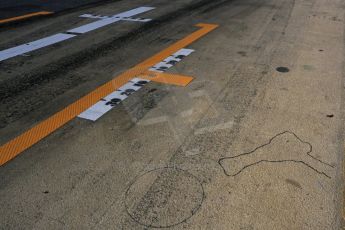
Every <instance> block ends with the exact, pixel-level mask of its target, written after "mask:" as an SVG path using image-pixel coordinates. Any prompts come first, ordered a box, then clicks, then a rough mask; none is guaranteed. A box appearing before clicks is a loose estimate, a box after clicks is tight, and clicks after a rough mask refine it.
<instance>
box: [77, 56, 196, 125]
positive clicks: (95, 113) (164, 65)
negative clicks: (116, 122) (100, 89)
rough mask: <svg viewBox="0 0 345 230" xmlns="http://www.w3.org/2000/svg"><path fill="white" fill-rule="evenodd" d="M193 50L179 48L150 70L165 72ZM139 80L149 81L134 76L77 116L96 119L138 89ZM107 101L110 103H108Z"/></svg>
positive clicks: (139, 86)
mask: <svg viewBox="0 0 345 230" xmlns="http://www.w3.org/2000/svg"><path fill="white" fill-rule="evenodd" d="M193 52H194V50H192V49H181V50H179V51H177V52H176V53H174V54H173V55H171V56H169V57H167V58H166V59H164V60H163V61H162V62H160V63H157V64H156V65H154V66H153V67H152V68H150V70H151V71H156V72H165V71H166V70H167V69H169V68H171V67H173V66H174V65H175V64H176V63H177V62H180V61H181V60H182V59H183V58H184V57H186V56H188V55H190V54H191V53H193ZM140 81H146V82H149V81H148V80H146V79H145V80H144V79H140V78H134V79H132V80H131V81H129V82H128V83H126V84H125V85H123V86H121V87H120V88H119V89H118V90H117V91H115V92H113V93H111V94H109V95H108V96H106V97H105V98H104V99H103V100H102V101H99V102H97V103H96V104H95V105H94V106H91V107H90V108H89V109H87V110H86V111H85V112H83V113H81V114H80V115H79V116H78V117H79V118H84V119H87V120H91V121H96V120H97V119H99V118H100V117H101V116H103V115H104V114H105V113H107V112H108V111H109V110H111V109H112V108H113V107H115V106H116V105H117V103H116V102H118V101H123V100H124V99H126V98H127V97H128V96H129V95H131V94H132V93H134V92H135V91H138V90H139V89H140V88H141V87H142V85H141V84H139V85H138V83H140ZM136 83H137V85H136ZM112 100H113V103H111V102H112ZM109 103H110V104H112V105H109ZM107 104H108V105H107ZM102 107H104V108H102ZM191 112H193V111H191Z"/></svg>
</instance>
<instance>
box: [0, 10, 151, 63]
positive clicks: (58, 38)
mask: <svg viewBox="0 0 345 230" xmlns="http://www.w3.org/2000/svg"><path fill="white" fill-rule="evenodd" d="M153 9H155V8H154V7H138V8H135V9H133V10H129V11H126V12H123V13H120V14H116V15H114V16H110V17H109V16H99V15H96V16H94V15H91V14H83V15H81V16H80V17H86V18H94V19H98V20H97V21H95V22H92V23H89V24H86V25H83V26H80V27H77V28H74V29H71V30H69V31H67V33H58V34H55V35H52V36H49V37H46V38H42V39H39V40H37V41H33V42H30V43H27V44H23V45H19V46H16V47H13V48H9V49H6V50H2V51H0V61H3V60H7V59H9V58H12V57H15V56H18V55H23V54H25V53H28V52H31V51H34V50H37V49H40V48H43V47H46V46H50V45H53V44H56V43H59V42H62V41H64V40H67V39H70V38H72V37H75V36H77V34H84V33H86V32H89V31H92V30H95V29H98V28H101V27H103V26H106V25H109V24H112V23H114V22H117V21H121V20H127V21H136V22H148V21H150V20H151V19H140V18H138V19H133V18H131V17H132V16H134V15H137V14H141V13H144V12H147V11H150V10H153ZM68 33H72V34H68Z"/></svg>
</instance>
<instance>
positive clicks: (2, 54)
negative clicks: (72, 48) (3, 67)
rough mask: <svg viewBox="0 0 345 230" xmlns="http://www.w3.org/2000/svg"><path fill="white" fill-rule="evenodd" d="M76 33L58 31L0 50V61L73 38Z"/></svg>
mask: <svg viewBox="0 0 345 230" xmlns="http://www.w3.org/2000/svg"><path fill="white" fill-rule="evenodd" d="M75 36H76V35H73V34H63V33H59V34H55V35H52V36H49V37H46V38H42V39H39V40H36V41H33V42H30V43H27V44H23V45H20V46H16V47H13V48H10V49H7V50H2V51H0V61H3V60H6V59H9V58H11V57H15V56H18V55H22V54H25V53H28V52H31V51H34V50H38V49H40V48H43V47H46V46H49V45H53V44H56V43H59V42H62V41H65V40H67V39H70V38H73V37H75Z"/></svg>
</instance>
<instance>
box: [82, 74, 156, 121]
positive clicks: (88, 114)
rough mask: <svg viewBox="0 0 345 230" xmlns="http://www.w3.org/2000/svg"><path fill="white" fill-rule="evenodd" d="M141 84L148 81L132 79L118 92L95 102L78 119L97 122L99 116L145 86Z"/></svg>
mask: <svg viewBox="0 0 345 230" xmlns="http://www.w3.org/2000/svg"><path fill="white" fill-rule="evenodd" d="M143 82H145V84H147V83H148V82H150V81H149V80H146V79H140V78H133V79H132V80H131V81H129V82H128V83H126V84H125V85H123V86H121V87H120V88H119V89H118V90H116V91H115V92H112V93H111V94H109V95H108V96H106V97H105V98H103V100H101V101H99V102H97V103H96V104H94V105H93V106H91V107H90V108H88V109H87V110H86V111H84V112H83V113H81V114H79V115H78V117H79V118H84V119H87V120H91V121H96V120H98V119H99V118H100V117H101V116H103V115H104V114H105V113H107V112H108V111H109V110H111V109H112V108H114V107H115V106H117V105H118V104H119V103H120V102H122V101H123V100H125V99H126V98H127V97H128V96H129V95H131V94H132V93H134V92H136V91H138V90H139V89H140V88H141V87H142V86H143V85H145V84H140V83H143Z"/></svg>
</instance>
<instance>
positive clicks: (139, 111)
mask: <svg viewBox="0 0 345 230" xmlns="http://www.w3.org/2000/svg"><path fill="white" fill-rule="evenodd" d="M42 2H43V1H42ZM42 2H40V1H37V2H35V1H30V4H29V3H28V1H22V2H21V1H16V4H15V5H13V3H12V1H7V2H6V1H5V2H2V3H1V4H0V8H1V9H4V8H6V7H9V8H11V7H14V8H16V7H17V6H20V5H27V6H28V5H30V7H31V5H32V6H34V7H33V8H32V9H30V11H34V10H36V9H37V8H40V7H42V8H40V9H44V10H49V9H51V7H53V9H54V10H56V11H59V10H61V12H60V13H59V14H57V15H55V16H53V17H46V18H40V20H32V21H27V22H20V23H16V24H11V25H9V26H4V27H3V28H1V29H0V50H5V49H9V48H11V47H15V46H18V45H21V44H27V43H28V42H32V41H35V40H38V39H41V38H43V37H47V36H50V35H53V34H56V33H62V32H66V31H68V30H70V29H71V28H75V27H78V26H82V25H85V24H87V23H91V22H93V21H95V20H96V19H92V18H82V17H79V16H80V15H82V14H86V13H87V14H93V15H103V16H110V15H114V14H118V13H121V12H124V11H128V10H131V9H133V8H137V7H140V6H152V7H156V8H155V9H154V10H152V11H149V12H146V13H144V14H141V15H139V16H138V17H140V18H151V19H153V20H152V21H150V22H135V21H119V22H116V23H114V24H110V25H107V26H104V27H102V28H99V29H97V30H94V31H91V32H88V33H85V34H81V35H80V34H78V35H77V36H76V37H74V38H73V39H69V40H66V41H63V42H61V43H58V44H54V45H51V46H47V47H44V48H42V49H38V50H36V51H32V52H29V53H26V54H24V55H19V56H16V57H13V58H10V59H7V60H4V61H1V62H0V100H1V103H0V144H1V145H3V144H5V143H7V142H9V141H11V140H13V138H15V137H17V136H18V135H20V134H22V133H23V132H24V131H26V130H28V129H30V128H32V127H35V126H36V125H38V124H39V123H40V122H41V121H43V120H45V119H48V118H49V117H51V116H52V115H54V114H55V113H57V112H59V111H61V110H62V109H64V108H66V107H67V106H69V105H70V104H72V103H73V102H75V101H76V100H78V99H80V98H81V97H83V96H84V95H86V94H88V93H89V92H92V91H93V90H95V89H96V88H97V87H99V86H101V85H103V84H104V83H106V82H109V81H110V80H112V79H114V78H115V77H117V76H118V75H119V74H121V73H123V72H124V71H126V70H128V69H129V68H131V67H133V66H135V65H136V64H138V63H141V62H142V61H144V60H146V59H147V58H149V57H151V56H153V55H155V54H156V53H158V52H160V51H162V50H164V49H166V48H167V47H169V46H171V45H172V44H174V43H176V42H178V41H180V40H181V39H183V38H185V37H186V36H188V35H189V34H192V33H194V32H195V31H197V30H198V28H197V27H195V25H196V24H198V23H210V24H217V25H219V27H218V28H217V29H215V30H214V31H211V32H210V33H208V34H206V35H205V36H203V37H201V38H200V39H199V40H196V41H195V42H193V43H191V44H190V45H188V46H187V47H186V48H190V49H194V50H195V52H194V53H192V54H191V55H190V56H188V57H185V58H184V59H183V60H182V61H181V62H179V63H177V64H176V65H175V66H174V67H173V68H171V69H169V70H168V72H169V73H175V74H180V75H187V76H192V77H194V80H193V81H192V82H191V83H190V84H189V85H187V86H186V87H180V86H174V85H169V84H161V83H156V82H150V83H148V84H147V85H145V86H144V87H143V88H141V89H140V90H139V91H138V92H136V93H134V94H132V95H130V96H129V97H128V98H127V99H126V100H125V101H123V102H122V103H120V104H119V105H118V106H117V107H115V108H114V109H112V110H111V111H109V112H108V113H106V114H105V115H104V116H102V117H101V118H100V119H99V120H97V121H95V122H92V121H88V120H85V119H81V118H77V117H76V118H74V119H72V120H71V121H70V122H68V123H67V124H65V125H64V126H62V127H61V128H59V129H58V130H57V131H55V132H54V133H52V134H51V135H49V136H48V137H47V138H44V139H43V140H41V141H40V142H38V143H37V144H35V145H33V146H32V147H31V148H29V149H27V150H25V151H23V152H22V153H21V154H19V155H18V156H17V157H15V158H14V159H12V160H11V161H9V162H7V163H6V164H4V165H2V166H0V178H1V179H0V204H1V205H0V217H1V218H0V229H159V228H162V229H236V230H237V229H313V230H315V229H342V228H343V221H344V220H343V216H344V215H343V207H344V206H343V155H344V137H343V130H344V125H343V124H344V109H343V108H344V107H343V106H344V100H343V98H344V93H343V92H344V81H343V79H344V12H343V11H344V4H343V1H341V0H330V1H324V0H294V1H290V0H214V1H208V0H177V1H166V0H156V1H148V0H131V1H128V0H123V1H112V2H101V3H99V2H98V3H96V4H95V5H92V4H91V5H83V6H82V7H80V8H79V7H78V6H79V4H80V3H81V1H68V3H67V1H65V3H61V2H62V1H49V3H42ZM57 2H59V3H58V5H55V3H57ZM82 2H83V4H84V3H86V1H82ZM90 2H91V1H90ZM30 7H29V8H30ZM35 7H36V8H35ZM67 8H73V10H68V11H64V9H67ZM24 11H25V10H24ZM24 11H23V13H25V12H26V11H25V12H24ZM2 12H3V11H0V17H1V18H6V17H8V15H5V14H3V13H2ZM13 12H14V13H13V15H18V14H21V13H22V12H21V7H19V8H18V7H17V8H16V10H14V11H13ZM9 15H11V14H9ZM0 157H1V156H0ZM0 159H1V158H0Z"/></svg>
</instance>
